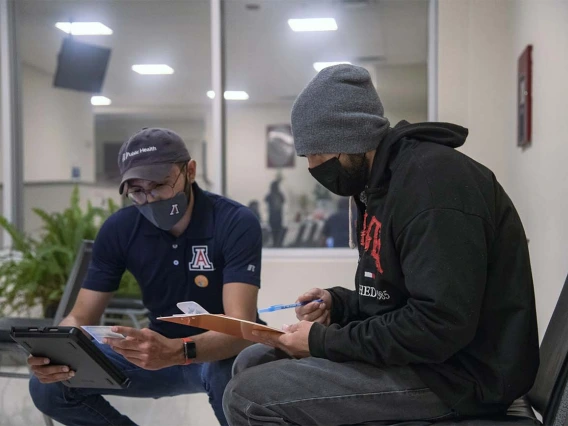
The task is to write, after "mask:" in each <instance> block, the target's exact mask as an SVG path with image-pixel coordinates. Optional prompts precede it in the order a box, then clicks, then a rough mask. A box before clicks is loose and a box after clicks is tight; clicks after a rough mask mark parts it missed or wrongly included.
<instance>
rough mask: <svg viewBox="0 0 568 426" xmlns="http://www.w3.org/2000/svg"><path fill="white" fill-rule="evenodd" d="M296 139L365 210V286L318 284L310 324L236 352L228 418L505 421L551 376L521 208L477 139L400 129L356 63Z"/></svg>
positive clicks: (327, 90)
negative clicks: (544, 375)
mask: <svg viewBox="0 0 568 426" xmlns="http://www.w3.org/2000/svg"><path fill="white" fill-rule="evenodd" d="M292 129H293V133H294V140H295V145H296V150H297V154H298V155H299V156H305V157H307V160H308V167H309V171H310V173H311V174H312V175H313V177H314V178H315V179H316V180H318V181H319V182H320V183H321V184H322V185H324V186H325V187H326V188H328V189H329V190H330V191H332V192H334V193H336V194H338V195H341V196H352V197H353V198H354V200H355V203H356V204H357V209H358V213H359V214H358V219H357V228H358V232H357V242H358V246H359V265H358V269H357V272H356V276H355V285H356V288H355V290H349V289H347V288H344V287H333V288H328V289H325V290H324V289H320V288H314V289H311V290H309V291H308V292H306V293H304V294H302V295H300V296H299V297H298V302H300V303H301V304H302V305H301V306H299V307H297V308H296V316H297V318H298V319H299V320H300V322H299V323H297V324H294V325H291V326H287V327H286V328H285V333H284V334H280V335H278V334H273V333H270V332H268V333H267V332H261V333H259V334H258V336H259V337H260V339H261V340H262V341H263V342H265V343H266V345H254V346H251V347H249V348H247V349H246V350H245V351H243V352H242V353H241V354H240V355H239V356H238V357H237V359H236V361H235V364H234V366H233V373H234V375H233V379H232V380H231V381H230V382H229V384H228V386H227V388H226V390H225V394H224V399H223V406H224V410H225V414H226V416H227V419H228V421H229V423H230V424H231V425H265V424H279V425H288V424H295V425H297V424H300V425H342V424H360V423H366V422H379V423H380V424H395V423H400V422H407V421H408V422H412V421H424V422H429V421H432V422H435V421H438V420H441V419H452V418H458V417H461V416H481V415H483V416H488V417H487V419H488V420H489V422H491V419H492V418H493V417H492V416H496V417H495V419H496V418H498V417H497V416H502V415H503V414H504V413H505V412H506V411H507V408H508V407H509V405H510V404H511V403H512V402H513V401H514V400H515V399H516V398H519V397H520V396H522V395H524V393H526V392H527V391H528V390H529V389H530V388H531V386H532V384H533V381H534V379H535V376H536V371H537V368H538V364H539V355H538V332H537V325H536V311H535V302H534V289H533V282H532V278H531V268H530V259H529V253H528V247H527V240H526V236H525V233H524V230H523V226H522V224H521V221H520V218H519V216H518V214H517V212H516V210H515V208H514V206H513V203H512V202H511V200H510V199H509V197H508V196H507V194H506V193H505V191H504V190H503V188H502V187H501V186H500V185H499V183H498V182H497V180H496V178H495V176H494V175H493V173H492V172H491V171H490V170H489V169H487V168H486V167H484V166H482V165H481V164H479V163H477V162H475V161H474V160H472V159H470V158H469V157H467V156H465V155H463V154H461V153H460V152H458V151H456V150H455V149H454V148H457V147H459V146H461V145H462V144H463V143H464V142H465V139H466V137H467V129H465V128H463V127H460V126H457V125H455V124H448V123H419V124H409V123H407V122H405V121H402V122H400V123H398V124H397V125H396V126H395V127H394V128H389V122H388V120H387V119H386V118H385V117H384V111H383V106H382V104H381V101H380V99H379V97H378V95H377V92H376V91H375V89H374V87H373V85H372V82H371V79H370V76H369V74H368V72H367V71H366V70H364V69H363V68H359V67H355V66H351V65H338V66H334V67H329V68H326V69H324V70H322V71H321V72H320V73H319V74H318V75H317V76H316V77H315V78H314V79H313V80H312V81H311V82H310V83H309V84H308V86H307V87H306V88H305V89H304V91H303V92H302V93H301V94H300V96H299V97H298V99H297V100H296V102H295V104H294V107H293V109H292ZM346 226H347V224H346ZM267 345H268V346H267ZM253 367H254V368H253ZM519 372H523V373H522V374H520V373H519ZM421 424H422V423H421Z"/></svg>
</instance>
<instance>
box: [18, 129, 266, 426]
mask: <svg viewBox="0 0 568 426" xmlns="http://www.w3.org/2000/svg"><path fill="white" fill-rule="evenodd" d="M118 163H119V168H120V171H121V174H122V182H121V184H120V193H121V194H123V193H126V195H127V196H128V197H129V198H130V200H131V201H132V203H133V204H134V205H133V206H130V207H126V208H124V209H122V210H120V211H118V212H116V213H115V214H113V215H112V216H111V217H110V218H109V219H108V220H107V221H106V222H105V223H104V224H103V226H102V228H101V230H100V232H99V234H98V236H97V238H96V241H95V244H94V247H93V258H92V261H91V265H90V267H89V271H88V275H87V278H86V280H85V282H84V283H83V288H82V289H81V290H80V292H79V295H78V297H77V301H76V303H75V306H74V307H73V309H72V311H71V313H70V314H69V316H67V317H66V318H65V319H64V320H63V321H62V323H61V325H65V326H75V327H79V326H81V325H88V324H98V323H99V319H100V317H101V315H102V313H103V311H104V309H105V307H106V306H107V304H108V302H109V300H110V299H111V297H112V295H113V292H114V291H116V290H117V288H118V285H119V282H120V279H121V277H122V274H123V273H124V271H125V270H126V269H127V270H129V271H130V272H132V274H133V275H134V277H135V278H136V280H137V281H138V283H139V284H140V288H141V290H142V297H143V302H144V305H145V306H146V307H147V308H148V310H149V311H150V326H149V328H148V329H143V330H136V329H132V328H129V327H117V331H118V332H119V333H122V334H123V335H125V336H127V337H126V339H109V340H108V341H107V343H108V344H107V345H99V347H100V348H101V350H102V351H103V352H104V353H105V355H106V356H107V357H108V358H109V359H110V360H111V361H112V362H113V363H114V364H115V365H117V366H118V367H119V368H121V369H122V370H123V371H124V373H125V374H126V375H127V376H128V377H129V378H130V380H131V385H130V387H129V388H128V389H124V390H107V389H104V390H101V389H98V390H97V389H78V388H68V387H66V386H63V385H62V383H61V381H62V380H66V379H67V378H69V377H70V376H72V375H73V372H72V371H69V369H68V367H66V366H53V365H50V364H49V361H47V360H45V359H44V358H34V357H31V358H30V359H29V364H30V365H31V368H32V371H33V372H34V374H35V375H34V377H33V378H32V379H31V381H30V393H31V396H32V399H33V401H34V403H35V405H36V406H37V407H38V408H39V409H40V410H41V411H42V412H44V413H45V414H47V415H49V416H50V417H52V418H53V419H55V420H57V421H58V422H60V423H63V424H66V425H79V424H80V425H133V424H134V423H133V422H132V420H130V419H129V418H128V417H127V416H125V415H122V414H120V413H119V412H118V411H117V410H116V409H115V408H113V407H112V406H111V405H110V404H109V403H108V402H107V401H106V400H105V399H104V398H103V396H102V395H103V394H106V395H110V394H113V395H123V396H131V397H152V398H159V397H163V396H173V395H180V394H188V393H197V392H207V394H208V395H209V402H210V403H211V406H212V407H213V411H214V412H215V415H216V416H217V419H218V420H219V422H220V423H221V424H226V420H225V416H224V414H223V408H222V396H223V391H224V389H225V386H226V384H227V382H228V381H229V379H230V378H231V367H232V364H233V359H234V357H235V356H236V355H237V354H238V353H239V352H240V351H241V350H242V349H243V348H245V347H246V346H248V344H249V343H247V342H246V341H244V340H239V339H237V338H234V337H231V336H228V335H224V334H221V333H217V332H213V331H207V332H203V330H201V329H193V328H190V327H186V326H183V325H179V324H173V323H169V322H163V321H158V320H157V319H156V318H157V317H160V316H169V315H173V314H175V313H180V312H179V310H178V308H177V307H176V303H178V302H181V301H187V300H193V301H196V302H197V303H199V304H200V305H201V306H203V307H204V308H205V309H206V310H207V311H209V312H210V313H218V314H226V315H229V316H232V317H236V318H242V319H246V320H250V321H255V320H257V308H256V301H257V293H258V289H259V287H260V263H261V248H262V236H261V230H260V225H259V223H258V220H257V219H256V217H255V216H254V215H253V213H252V212H251V211H250V210H249V209H247V208H246V207H244V206H242V205H240V204H238V203H236V202H234V201H231V200H229V199H227V198H224V197H221V196H218V195H214V194H210V193H207V192H204V191H202V190H201V189H200V188H199V187H198V186H197V184H196V183H195V175H196V164H195V161H194V160H192V159H191V157H190V155H189V152H188V151H187V148H186V146H185V143H184V142H183V140H182V139H181V138H180V137H179V136H178V135H177V134H176V133H174V132H172V131H171V130H167V129H157V128H150V129H143V130H142V131H140V132H138V133H136V134H135V135H134V136H132V137H131V138H130V139H129V140H128V141H127V142H126V143H124V144H123V146H122V148H121V150H120V153H119V158H118Z"/></svg>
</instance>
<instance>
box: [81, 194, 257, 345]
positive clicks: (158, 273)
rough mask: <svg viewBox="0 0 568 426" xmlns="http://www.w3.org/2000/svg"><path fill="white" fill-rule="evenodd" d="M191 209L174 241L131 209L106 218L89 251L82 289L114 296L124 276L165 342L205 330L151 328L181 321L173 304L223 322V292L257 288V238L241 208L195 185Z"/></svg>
mask: <svg viewBox="0 0 568 426" xmlns="http://www.w3.org/2000/svg"><path fill="white" fill-rule="evenodd" d="M193 195H194V197H195V203H194V206H193V212H192V216H191V221H190V223H189V226H188V227H187V229H186V230H185V232H184V233H183V234H182V235H180V236H179V237H174V236H173V235H172V234H170V233H169V232H166V231H163V230H161V229H159V228H156V227H155V226H154V225H152V224H151V223H150V222H149V221H148V220H146V218H145V217H144V216H143V215H142V214H140V213H139V212H138V209H137V208H136V207H135V206H130V207H126V208H123V209H121V210H119V211H117V212H116V213H114V214H113V215H112V216H110V217H109V218H108V219H107V220H106V221H105V223H104V224H103V226H102V227H101V229H100V231H99V233H98V235H97V238H96V240H95V243H94V246H93V257H92V260H91V264H90V266H89V270H88V273H87V278H86V279H85V281H84V283H83V288H86V289H89V290H95V291H101V292H113V291H116V290H117V289H118V286H119V283H120V279H121V277H122V274H123V273H124V271H125V269H127V270H129V271H130V272H131V273H132V274H133V275H134V277H135V278H136V280H137V281H138V283H139V285H140V288H141V290H142V300H143V302H144V305H145V306H146V308H147V309H148V310H149V311H150V329H152V330H154V331H157V332H158V333H160V334H162V335H164V336H166V337H169V338H177V337H185V336H191V335H193V334H199V333H202V332H203V331H204V330H202V329H197V328H192V327H187V326H183V325H179V324H173V323H170V322H165V321H158V320H156V318H157V317H160V316H169V315H173V314H180V313H181V311H180V310H179V309H178V308H177V306H176V303H178V302H183V301H187V300H193V301H195V302H197V303H199V304H200V305H201V306H203V307H204V308H205V309H206V310H207V311H209V312H210V313H212V314H223V313H224V311H223V297H222V292H223V285H224V284H226V283H233V282H240V283H246V284H251V285H254V286H257V287H260V264H261V253H262V233H261V229H260V224H259V222H258V219H257V218H256V217H255V216H254V214H253V213H252V212H251V211H250V210H249V209H248V208H247V207H245V206H243V205H241V204H239V203H237V202H235V201H232V200H229V199H227V198H225V197H222V196H220V195H215V194H211V193H208V192H205V191H202V190H201V189H200V188H199V187H198V186H197V184H193Z"/></svg>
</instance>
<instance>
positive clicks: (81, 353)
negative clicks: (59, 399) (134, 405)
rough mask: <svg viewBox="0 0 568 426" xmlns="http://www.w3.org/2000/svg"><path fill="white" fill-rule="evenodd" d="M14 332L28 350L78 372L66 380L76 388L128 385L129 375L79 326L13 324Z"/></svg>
mask: <svg viewBox="0 0 568 426" xmlns="http://www.w3.org/2000/svg"><path fill="white" fill-rule="evenodd" d="M10 336H11V337H12V339H13V340H14V341H16V343H18V344H19V345H20V346H21V347H22V348H23V349H24V350H25V351H26V352H28V353H29V354H31V355H34V356H37V357H46V358H49V359H50V360H51V365H68V366H69V368H70V369H71V370H73V371H74V372H75V376H74V377H72V378H71V379H69V380H65V381H63V382H62V383H63V384H64V385H65V386H68V387H72V388H98V389H124V388H126V387H128V385H129V384H130V379H128V377H126V376H125V375H124V374H123V373H122V371H120V370H119V369H118V368H117V367H116V366H115V365H114V364H113V363H112V362H111V361H110V360H109V359H108V358H107V357H106V356H105V355H104V353H103V352H102V351H101V350H100V349H99V348H98V347H97V346H95V344H94V343H93V342H91V340H90V339H89V338H88V337H87V336H85V335H84V334H83V332H82V331H81V330H79V329H78V328H76V327H44V328H36V327H24V328H17V327H12V329H11V331H10Z"/></svg>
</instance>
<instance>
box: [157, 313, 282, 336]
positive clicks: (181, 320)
mask: <svg viewBox="0 0 568 426" xmlns="http://www.w3.org/2000/svg"><path fill="white" fill-rule="evenodd" d="M157 319H159V320H161V321H168V322H175V323H177V324H183V325H187V326H190V327H197V328H204V329H205V330H211V331H218V332H219V333H223V334H228V335H230V336H235V337H240V338H241V339H246V340H250V341H251V342H256V343H262V342H261V340H260V339H259V338H258V337H257V336H253V334H252V331H253V330H262V331H270V332H273V333H275V334H284V332H283V331H282V330H278V329H277V328H273V327H269V326H267V325H262V324H257V323H255V322H252V321H246V320H242V319H238V318H233V317H228V316H226V315H216V314H181V315H174V316H171V317H158V318H157Z"/></svg>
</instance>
